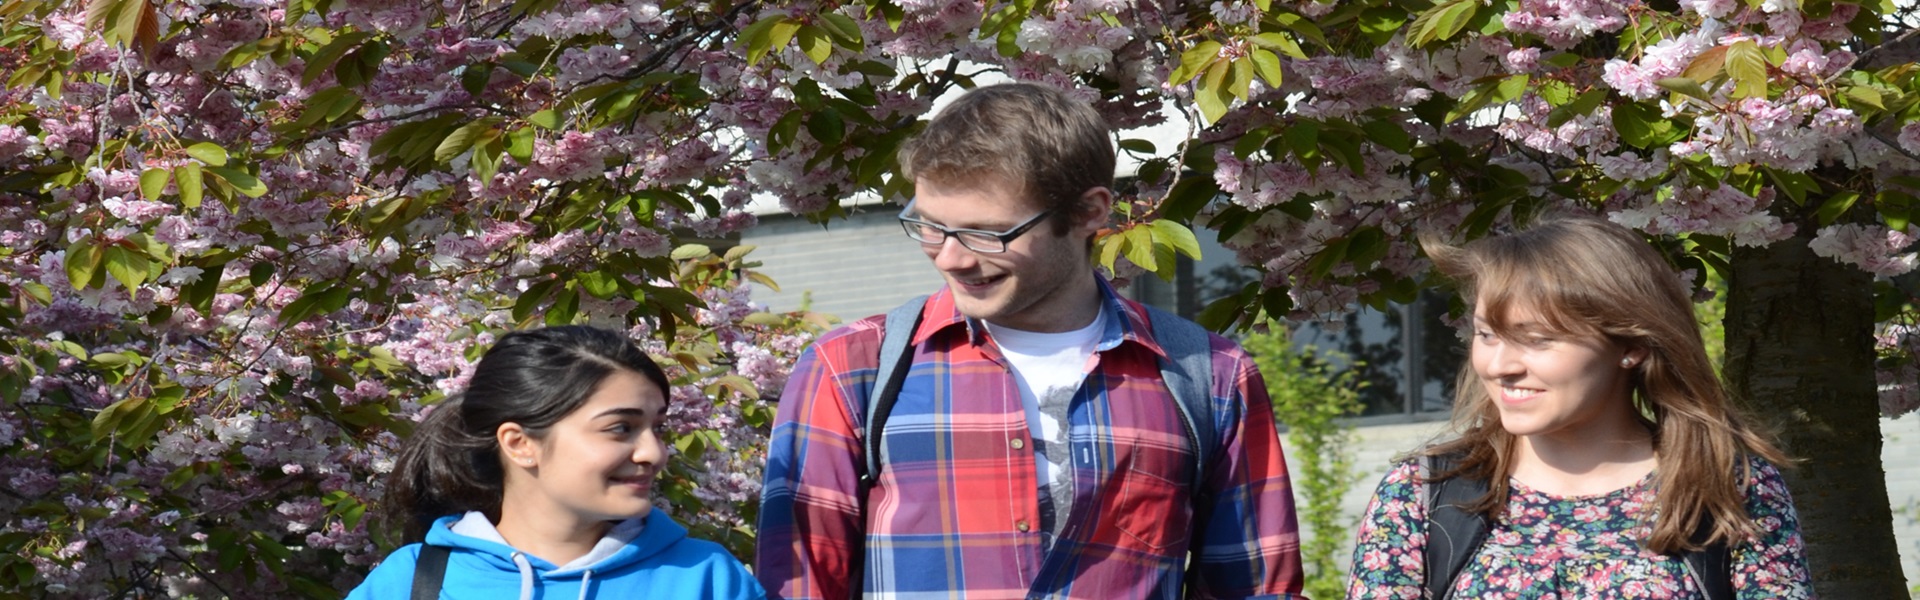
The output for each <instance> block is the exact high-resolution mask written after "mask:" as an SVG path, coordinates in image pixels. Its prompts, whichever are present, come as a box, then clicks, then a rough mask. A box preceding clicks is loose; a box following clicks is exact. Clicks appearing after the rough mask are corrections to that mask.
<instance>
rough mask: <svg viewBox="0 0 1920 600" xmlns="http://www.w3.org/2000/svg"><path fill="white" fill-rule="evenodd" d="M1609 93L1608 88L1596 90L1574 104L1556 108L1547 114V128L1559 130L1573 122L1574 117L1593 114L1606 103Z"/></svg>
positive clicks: (1579, 98)
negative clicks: (1601, 104) (1558, 128)
mask: <svg viewBox="0 0 1920 600" xmlns="http://www.w3.org/2000/svg"><path fill="white" fill-rule="evenodd" d="M1607 93H1608V92H1607V89H1606V88H1594V89H1591V90H1587V93H1584V94H1581V95H1579V96H1578V97H1576V98H1574V99H1573V101H1572V102H1568V103H1566V104H1562V105H1560V106H1558V107H1555V108H1554V109H1553V111H1552V112H1548V113H1547V127H1554V128H1557V127H1559V126H1561V125H1565V124H1566V123H1567V121H1571V120H1573V118H1574V117H1584V116H1587V115H1590V114H1593V110H1594V109H1596V108H1599V107H1600V103H1601V102H1604V101H1606V99H1607Z"/></svg>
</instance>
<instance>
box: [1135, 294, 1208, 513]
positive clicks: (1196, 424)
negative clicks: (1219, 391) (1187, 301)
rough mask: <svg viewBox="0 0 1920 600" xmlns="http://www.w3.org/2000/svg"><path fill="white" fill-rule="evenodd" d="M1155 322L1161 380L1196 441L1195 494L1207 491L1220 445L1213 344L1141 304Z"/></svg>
mask: <svg viewBox="0 0 1920 600" xmlns="http://www.w3.org/2000/svg"><path fill="white" fill-rule="evenodd" d="M1141 306H1144V307H1146V309H1147V318H1148V319H1149V320H1150V321H1152V323H1153V339H1154V341H1156V342H1158V343H1159V344H1160V348H1161V349H1162V350H1165V351H1166V353H1167V360H1163V361H1161V362H1160V378H1161V379H1162V380H1163V381H1165V382H1166V384H1167V390H1168V391H1170V392H1172V393H1173V400H1174V402H1173V404H1174V406H1175V407H1177V408H1178V409H1179V411H1180V418H1181V419H1184V420H1185V421H1186V423H1185V425H1186V426H1187V437H1188V439H1190V440H1191V441H1192V442H1193V457H1194V468H1193V493H1194V495H1195V496H1199V495H1200V494H1201V492H1202V491H1203V490H1205V489H1206V482H1207V467H1208V465H1210V464H1211V460H1212V458H1213V452H1214V450H1215V448H1216V446H1218V445H1219V436H1218V435H1216V433H1215V432H1214V430H1213V417H1214V415H1213V389H1212V387H1213V345H1212V343H1211V341H1210V340H1209V339H1208V335H1207V330H1206V329H1205V328H1203V327H1201V326H1200V325H1199V324H1197V323H1194V322H1193V321H1188V320H1186V319H1182V318H1180V316H1179V315H1175V314H1173V313H1170V312H1167V311H1164V310H1160V309H1158V308H1154V307H1153V306H1151V305H1147V304H1141Z"/></svg>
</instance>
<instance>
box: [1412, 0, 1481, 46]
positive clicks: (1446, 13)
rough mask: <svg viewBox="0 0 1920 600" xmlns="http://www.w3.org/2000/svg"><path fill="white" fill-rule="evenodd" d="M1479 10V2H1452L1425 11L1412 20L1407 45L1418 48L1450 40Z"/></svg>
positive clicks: (1453, 0)
mask: <svg viewBox="0 0 1920 600" xmlns="http://www.w3.org/2000/svg"><path fill="white" fill-rule="evenodd" d="M1479 8H1480V2H1479V0H1452V1H1450V2H1446V3H1443V4H1440V5H1438V6H1435V7H1433V8H1430V9H1427V11H1426V12H1423V13H1420V16H1419V17H1418V18H1415V19H1414V20H1413V26H1412V27H1411V28H1410V31H1411V32H1412V33H1411V34H1410V35H1408V36H1407V44H1408V45H1410V46H1416V47H1418V46H1426V45H1428V44H1433V43H1437V42H1444V41H1447V40H1449V39H1452V38H1453V36H1455V35H1458V34H1459V33H1460V30H1462V29H1465V28H1466V27H1467V22H1468V21H1472V20H1473V14H1474V12H1475V11H1477V10H1479Z"/></svg>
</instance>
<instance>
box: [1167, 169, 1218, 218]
mask: <svg viewBox="0 0 1920 600" xmlns="http://www.w3.org/2000/svg"><path fill="white" fill-rule="evenodd" d="M1219 195H1220V184H1218V183H1215V182H1214V181H1213V178H1212V177H1187V178H1183V179H1181V180H1180V183H1177V184H1174V186H1173V190H1171V191H1169V192H1167V199H1166V200H1164V201H1162V202H1161V203H1160V214H1161V215H1162V216H1165V217H1166V218H1168V219H1174V220H1178V221H1192V220H1193V218H1194V216H1195V215H1198V214H1200V211H1201V210H1202V209H1205V208H1206V207H1207V204H1209V203H1212V202H1213V199H1214V198H1216V197H1218V196H1219Z"/></svg>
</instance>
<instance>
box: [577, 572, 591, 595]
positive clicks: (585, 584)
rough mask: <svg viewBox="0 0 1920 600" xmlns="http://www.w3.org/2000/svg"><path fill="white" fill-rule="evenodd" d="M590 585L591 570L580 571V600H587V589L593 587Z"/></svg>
mask: <svg viewBox="0 0 1920 600" xmlns="http://www.w3.org/2000/svg"><path fill="white" fill-rule="evenodd" d="M592 583H593V569H587V570H585V571H581V572H580V600H587V589H588V588H590V587H593V586H592Z"/></svg>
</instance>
